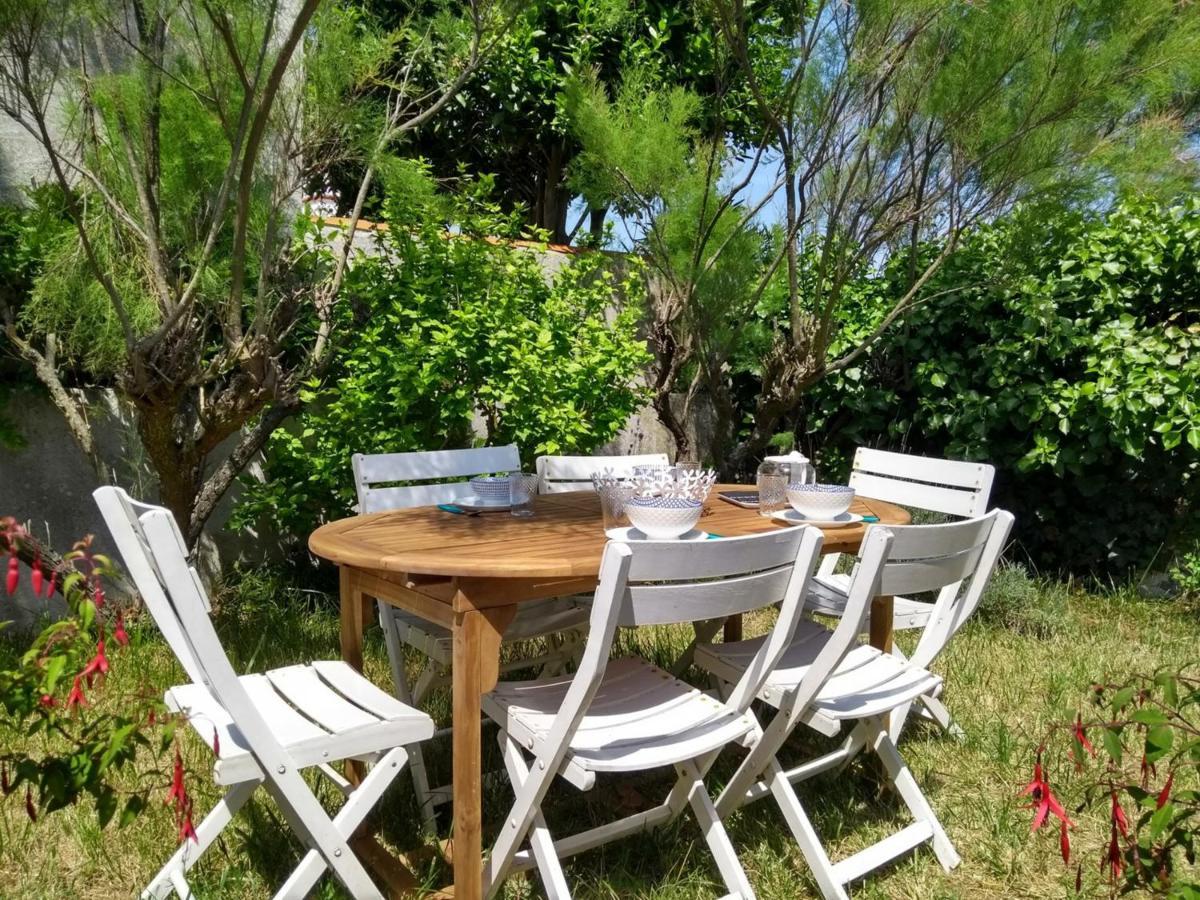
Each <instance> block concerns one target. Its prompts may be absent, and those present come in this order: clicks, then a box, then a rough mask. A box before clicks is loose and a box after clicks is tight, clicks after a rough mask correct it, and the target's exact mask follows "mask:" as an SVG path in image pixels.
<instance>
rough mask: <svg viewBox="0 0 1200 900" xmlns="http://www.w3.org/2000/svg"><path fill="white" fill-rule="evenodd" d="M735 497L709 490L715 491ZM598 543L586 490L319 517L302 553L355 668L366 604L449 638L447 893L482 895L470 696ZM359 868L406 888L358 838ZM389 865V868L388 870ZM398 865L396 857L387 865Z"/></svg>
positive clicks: (766, 526)
mask: <svg viewBox="0 0 1200 900" xmlns="http://www.w3.org/2000/svg"><path fill="white" fill-rule="evenodd" d="M738 489H741V490H745V488H744V487H742V486H739V485H718V486H717V488H716V489H715V490H738ZM851 511H852V512H856V513H859V514H860V515H864V516H875V517H877V518H878V520H879V521H880V522H881V523H883V524H886V525H903V524H907V523H908V522H909V521H910V517H909V514H908V512H907V511H905V510H904V509H902V508H901V507H899V506H895V505H893V504H891V503H885V502H883V501H881V500H871V499H869V498H862V497H860V498H857V499H856V500H855V501H854V505H853V506H852V507H851ZM698 527H699V528H701V529H703V530H705V531H707V532H709V533H710V534H718V535H721V536H722V537H737V536H741V535H747V534H756V533H761V532H765V531H771V530H774V529H776V528H779V527H783V526H781V525H780V524H779V523H777V522H774V521H773V520H771V519H767V518H764V517H762V516H760V515H758V513H757V512H756V511H754V510H749V509H743V508H741V507H737V506H734V505H733V504H730V503H726V502H724V501H722V500H719V499H717V498H716V496H715V491H714V496H713V498H712V499H711V500H710V501H709V503H708V504H707V510H706V514H705V516H704V517H703V518H702V519H701V520H700V524H699V525H698ZM865 533H866V525H865V524H856V525H851V526H847V527H842V528H830V529H825V547H824V551H825V552H826V553H843V552H851V553H853V552H855V551H856V550H857V549H858V546H859V544H861V543H862V539H863V535H864V534H865ZM605 542H606V538H605V535H604V531H603V529H602V527H601V522H600V501H599V497H598V496H597V495H596V494H595V492H593V491H576V492H572V493H562V494H545V495H541V496H539V497H537V499H536V502H535V514H534V516H533V517H531V518H524V519H518V518H514V517H513V516H510V515H509V514H508V513H507V512H498V513H484V514H482V515H477V516H467V515H455V514H453V513H448V512H445V511H443V510H440V509H438V508H436V507H420V508H416V509H401V510H394V511H392V512H384V513H374V514H372V515H365V516H355V517H353V518H349V519H342V520H340V521H337V522H330V523H329V524H327V525H323V526H322V527H321V528H319V529H317V530H316V531H315V532H313V534H312V536H311V537H310V538H309V541H308V547H309V549H310V550H311V551H312V552H313V553H314V554H316V555H317V556H319V557H321V558H323V559H327V560H329V561H330V562H333V563H336V564H337V565H338V567H339V572H340V590H341V644H342V657H343V659H345V660H346V662H348V663H350V665H352V666H354V667H355V668H358V669H361V668H362V646H363V630H364V629H365V627H366V625H367V623H368V622H370V621H371V620H372V619H373V614H372V604H373V602H374V601H375V600H380V601H382V602H384V603H391V604H393V605H395V606H398V607H400V608H401V609H404V610H407V611H408V612H410V613H413V614H415V615H418V616H420V617H421V618H423V619H425V620H427V621H429V622H433V623H435V624H437V625H441V626H442V627H444V628H446V629H447V630H448V631H450V632H451V633H452V635H453V657H452V661H453V668H452V673H451V680H452V692H453V704H454V712H453V724H454V764H453V790H454V836H453V841H452V843H451V845H450V852H451V854H452V857H453V865H454V889H453V893H452V895H453V896H454V897H456V898H468V900H476V898H478V897H479V896H480V893H481V888H482V882H481V877H482V862H483V845H482V822H483V817H482V809H481V805H482V789H481V782H482V770H481V745H480V696H481V695H482V694H484V693H486V692H487V691H490V690H491V689H492V688H493V687H495V685H496V681H497V678H498V674H499V660H500V639H501V636H502V635H503V634H504V630H505V628H507V627H508V625H509V623H510V622H511V621H512V619H513V616H514V615H516V612H517V607H518V606H519V605H520V604H521V603H526V602H529V601H531V600H538V599H543V598H547V597H559V596H564V595H567V594H574V593H580V592H588V591H591V590H594V589H595V586H596V580H597V578H598V576H599V571H600V557H601V554H602V553H603V550H604V544H605ZM871 622H872V625H871V640H872V643H874V644H876V645H877V646H883V647H886V646H887V645H888V644H889V643H890V640H891V622H892V607H891V601H890V598H880V599H879V600H877V601H876V602H875V604H873V605H872V610H871ZM364 839H365V840H366V841H367V842H368V844H367V846H366V847H365V848H364V849H365V852H364V853H363V855H364V857H365V861H367V862H368V863H371V864H372V867H373V868H375V869H376V871H377V872H378V873H379V874H380V875H381V876H383V877H384V878H385V879H386V880H387V881H388V883H389V885H390V886H393V887H396V886H399V887H403V886H404V885H405V884H407V883H409V881H408V878H407V877H406V876H405V875H404V873H403V872H400V873H399V874H398V873H397V871H396V870H395V869H393V870H392V871H386V872H385V871H380V866H379V865H376V864H375V862H376V861H377V860H379V858H380V855H381V854H382V853H383V851H382V850H381V849H380V848H379V847H378V845H377V844H374V843H373V841H371V839H370V838H369V836H367V837H365V838H364ZM388 868H391V867H388ZM397 868H398V861H397Z"/></svg>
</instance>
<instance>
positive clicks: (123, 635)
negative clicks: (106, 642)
mask: <svg viewBox="0 0 1200 900" xmlns="http://www.w3.org/2000/svg"><path fill="white" fill-rule="evenodd" d="M113 640H114V641H116V642H117V643H118V644H119V645H120V646H122V647H128V646H129V634H128V633H127V632H126V631H125V614H124V613H117V622H116V625H115V626H114V627H113Z"/></svg>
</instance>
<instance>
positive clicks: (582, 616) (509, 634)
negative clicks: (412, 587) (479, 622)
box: [389, 595, 591, 665]
mask: <svg viewBox="0 0 1200 900" xmlns="http://www.w3.org/2000/svg"><path fill="white" fill-rule="evenodd" d="M590 599H591V598H590V597H586V596H579V595H577V596H572V597H552V598H550V599H548V600H537V601H535V602H533V603H522V604H521V605H520V606H518V607H517V614H516V615H515V616H513V620H512V623H511V624H510V625H509V626H508V628H507V629H505V632H504V643H506V644H509V643H517V642H519V641H529V640H534V639H535V638H540V637H545V636H547V635H550V634H556V633H557V632H560V631H567V630H570V629H572V628H583V627H585V626H586V625H587V623H588V616H590V615H591V609H590V606H589V604H588V601H589V600H590ZM389 609H390V611H391V613H392V616H393V619H394V620H395V622H396V625H397V627H398V628H399V630H400V639H401V640H402V641H404V642H405V643H406V644H410V645H412V646H414V647H416V648H417V649H419V650H420V651H421V652H422V653H424V654H425V655H426V656H429V657H431V658H432V659H434V660H436V661H437V662H439V663H442V664H443V665H449V664H450V656H451V636H450V632H449V631H448V630H446V629H445V628H443V627H442V626H440V625H435V624H434V623H432V622H428V621H426V620H425V619H422V618H421V617H420V616H417V615H414V614H412V613H410V612H407V611H405V610H402V609H398V608H396V607H389Z"/></svg>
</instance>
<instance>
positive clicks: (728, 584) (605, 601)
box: [483, 528, 824, 900]
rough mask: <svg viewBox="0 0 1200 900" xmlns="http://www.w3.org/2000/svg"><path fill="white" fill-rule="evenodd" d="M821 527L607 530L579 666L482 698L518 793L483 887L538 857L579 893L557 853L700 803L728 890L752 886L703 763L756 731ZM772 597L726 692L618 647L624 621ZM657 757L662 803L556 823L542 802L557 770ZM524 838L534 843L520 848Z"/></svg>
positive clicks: (554, 886)
mask: <svg viewBox="0 0 1200 900" xmlns="http://www.w3.org/2000/svg"><path fill="white" fill-rule="evenodd" d="M823 540H824V539H823V538H822V536H821V534H820V532H819V531H818V530H817V529H811V528H805V529H794V530H793V529H788V530H780V531H775V532H771V533H768V534H762V535H754V536H751V537H742V538H729V539H723V540H719V541H707V542H705V541H701V542H696V543H691V542H679V541H664V542H650V541H647V542H637V543H631V544H622V543H615V542H612V543H609V544H608V546H607V547H606V548H605V551H604V558H603V561H602V563H601V569H600V584H599V587H598V588H597V590H596V595H595V600H594V601H593V604H592V618H591V626H590V630H589V633H588V640H587V645H586V647H585V649H584V653H583V658H582V660H581V662H580V665H579V669H578V671H577V672H576V674H575V675H574V676H566V677H559V678H548V679H541V680H538V681H527V682H512V683H501V684H499V685H498V686H497V687H496V689H495V690H494V691H492V692H491V693H490V694H487V695H485V696H484V698H483V708H484V712H485V713H486V714H487V715H488V716H489V717H490V718H492V719H494V720H495V722H496V723H497V724H498V725H499V726H500V729H501V733H500V745H501V747H502V749H503V752H504V761H505V765H506V766H507V767H508V774H509V778H510V780H511V782H512V785H513V792H514V794H515V802H514V804H513V807H512V810H511V811H510V812H509V814H508V815H506V816H505V817H504V819H503V825H502V827H501V832H500V835H499V836H498V837H497V839H496V843H495V845H494V846H493V848H492V853H491V856H490V857H489V859H488V863H487V867H486V869H485V872H484V895H485V896H488V897H490V896H491V895H493V894H494V893H495V892H496V891H497V890H498V889H499V888H500V885H501V883H502V882H503V880H504V878H505V877H506V876H507V875H508V874H509V873H510V872H513V871H519V870H523V869H528V868H531V867H533V866H534V865H536V866H537V868H538V870H539V872H540V873H541V877H542V884H543V887H544V889H545V892H546V895H547V896H548V897H550V898H552V900H564V898H569V897H570V891H569V889H568V887H567V884H566V880H565V878H564V875H563V871H562V866H561V863H560V858H561V857H567V856H571V855H572V854H575V853H579V852H581V851H583V850H587V849H589V848H591V847H596V846H598V845H600V844H604V843H607V842H609V841H612V840H614V839H616V838H620V837H623V836H625V835H630V834H635V833H637V832H640V831H642V830H644V829H646V828H650V827H653V826H656V825H661V824H663V823H665V822H668V821H670V820H672V819H674V818H675V817H677V816H679V815H681V814H682V813H683V812H684V811H685V809H686V807H688V806H689V805H690V806H691V808H692V811H693V812H694V813H695V815H696V818H697V820H698V821H699V823H700V827H701V829H702V831H703V832H704V836H705V840H706V841H707V843H708V846H709V849H710V850H711V852H712V854H713V857H714V858H715V860H716V863H717V868H718V871H719V872H720V875H721V878H722V880H723V881H724V882H725V885H726V887H727V889H728V890H729V891H730V894H729V895H728V896H730V897H741V898H747V900H748V898H753V897H754V891H753V890H752V888H751V887H750V884H749V882H748V880H747V879H746V873H745V872H744V871H743V869H742V866H741V864H740V863H739V862H738V859H737V855H736V854H735V853H734V851H733V847H732V846H731V844H730V842H729V838H728V836H727V835H726V834H725V830H724V828H723V827H722V825H721V822H720V820H719V819H718V818H717V817H716V815H715V810H714V808H713V804H712V800H711V798H710V797H709V794H708V792H707V790H706V789H705V786H704V777H705V775H706V774H707V772H708V769H709V767H710V766H711V765H712V762H713V760H715V759H716V757H717V755H718V754H719V752H720V751H721V749H722V748H723V747H725V746H726V745H727V744H730V743H740V744H746V745H749V744H752V743H753V742H754V741H755V740H756V739H757V737H758V735H759V729H758V725H757V723H756V721H755V719H754V717H753V716H752V715H751V714H750V713H749V707H750V703H751V701H752V700H753V699H754V696H755V694H756V693H757V692H758V691H759V689H760V688H761V687H762V684H763V680H764V679H765V678H766V676H767V675H768V674H770V672H771V671H772V670H773V668H774V663H775V661H776V660H777V659H778V658H779V656H780V654H781V653H782V652H783V650H784V649H785V648H786V647H787V646H788V644H789V642H790V640H791V637H792V632H793V630H794V629H795V626H796V622H797V621H798V617H799V613H800V609H801V607H802V604H803V599H802V598H803V596H804V592H805V588H806V586H807V584H808V582H809V580H810V578H811V576H812V572H813V570H814V569H815V568H816V562H817V557H818V555H819V554H820V551H821V544H822V542H823ZM772 603H779V604H781V608H780V613H779V618H778V620H777V624H776V627H775V629H774V631H773V632H772V633H771V637H770V639H769V640H767V641H764V642H763V643H762V645H761V647H760V649H759V652H758V653H757V655H756V656H755V658H754V659H753V661H751V663H750V664H749V666H748V667H747V669H746V673H745V675H744V677H742V678H741V679H740V680H739V681H738V683H737V685H736V686H735V687H734V688H733V689H732V691H731V692H730V694H729V697H728V699H726V700H725V701H724V702H722V701H720V700H717V699H714V698H712V697H710V696H708V695H707V694H704V693H703V692H701V691H699V690H697V689H696V688H694V687H692V686H690V685H688V684H685V683H684V682H682V681H679V680H678V679H676V678H674V677H672V676H671V675H670V674H668V673H667V672H664V671H662V670H661V669H659V668H657V667H656V666H653V665H651V664H650V663H648V662H646V661H644V660H642V659H639V658H637V657H632V658H626V659H619V660H614V661H611V662H610V661H609V658H608V657H609V652H610V650H611V648H612V644H613V636H614V635H615V633H616V630H617V627H618V626H637V625H662V624H668V623H676V622H690V621H694V620H695V619H698V618H715V617H718V616H720V617H724V616H729V615H734V614H737V613H741V612H747V611H749V610H752V609H757V608H759V607H762V606H765V605H767V604H772ZM527 756H528V757H531V759H530V760H529V761H527V759H526V757H527ZM658 767H664V768H665V767H673V768H674V769H675V772H676V775H677V780H676V781H675V784H674V786H673V787H672V788H671V790H670V792H669V793H668V795H667V797H666V799H665V800H664V802H663V803H661V804H660V805H658V806H656V807H654V808H652V809H649V810H646V811H644V812H640V813H637V814H635V815H631V816H627V817H626V818H623V819H620V820H618V821H616V822H612V823H608V824H605V825H601V826H599V827H596V828H592V829H589V830H587V831H583V832H580V833H578V834H574V835H571V836H569V837H564V838H560V839H558V840H555V839H553V838H552V837H551V835H550V832H549V830H548V829H547V827H546V821H545V819H544V817H543V816H542V812H541V804H542V801H543V799H544V798H545V796H546V793H547V792H548V791H549V789H550V786H551V784H552V783H553V781H554V778H555V776H556V775H561V776H562V777H563V778H564V779H565V780H566V781H568V782H570V783H571V784H572V785H574V786H575V787H577V788H579V789H580V790H585V791H586V790H590V789H591V788H592V787H594V786H595V784H596V776H597V774H598V773H622V772H642V771H645V770H647V769H652V768H658ZM526 840H528V843H529V849H527V850H521V849H520V848H521V845H522V844H524V843H525V842H526Z"/></svg>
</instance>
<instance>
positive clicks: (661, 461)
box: [536, 453, 668, 494]
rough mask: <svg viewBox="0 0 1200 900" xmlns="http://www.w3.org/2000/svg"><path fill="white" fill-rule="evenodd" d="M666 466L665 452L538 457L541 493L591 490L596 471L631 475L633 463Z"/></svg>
mask: <svg viewBox="0 0 1200 900" xmlns="http://www.w3.org/2000/svg"><path fill="white" fill-rule="evenodd" d="M665 465H668V462H667V454H665V453H640V454H637V455H634V456H539V457H538V458H537V462H536V466H537V477H538V493H539V494H557V493H562V492H563V491H590V490H591V489H592V474H593V473H594V472H601V471H603V470H604V469H611V470H612V472H613V473H614V474H616V475H632V474H633V467H634V466H665Z"/></svg>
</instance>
